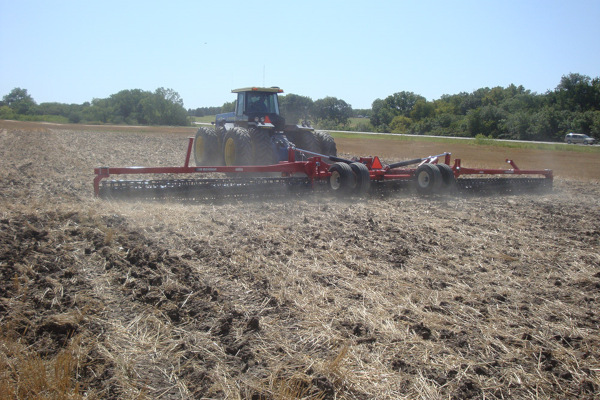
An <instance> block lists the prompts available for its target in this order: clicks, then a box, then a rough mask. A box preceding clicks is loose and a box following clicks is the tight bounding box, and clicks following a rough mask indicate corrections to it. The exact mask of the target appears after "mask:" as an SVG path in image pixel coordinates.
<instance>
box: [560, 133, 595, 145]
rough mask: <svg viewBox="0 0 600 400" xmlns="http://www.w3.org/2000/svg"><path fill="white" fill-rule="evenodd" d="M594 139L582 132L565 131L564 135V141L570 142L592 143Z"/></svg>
mask: <svg viewBox="0 0 600 400" xmlns="http://www.w3.org/2000/svg"><path fill="white" fill-rule="evenodd" d="M595 141H596V139H594V138H592V137H589V136H588V135H584V134H583V133H572V132H571V133H567V135H566V136H565V142H567V143H569V144H571V143H583V144H593V143H594V142H595Z"/></svg>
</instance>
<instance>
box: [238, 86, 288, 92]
mask: <svg viewBox="0 0 600 400" xmlns="http://www.w3.org/2000/svg"><path fill="white" fill-rule="evenodd" d="M240 92H270V93H283V89H280V88H278V87H277V86H271V87H268V88H267V87H256V86H254V87H246V88H241V89H233V90H232V91H231V93H240Z"/></svg>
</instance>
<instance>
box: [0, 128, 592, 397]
mask: <svg viewBox="0 0 600 400" xmlns="http://www.w3.org/2000/svg"><path fill="white" fill-rule="evenodd" d="M162 129H163V130H164V131H167V130H166V129H164V128H162ZM164 131H161V130H160V129H158V128H152V129H147V128H133V129H120V128H115V127H110V128H105V127H104V128H98V127H80V126H77V125H73V126H55V125H48V124H26V123H18V122H6V121H0V321H1V328H0V381H2V382H3V383H2V384H0V397H2V396H3V395H4V396H6V397H7V398H16V397H17V396H16V395H15V394H14V393H15V392H16V393H17V394H18V395H19V397H20V398H26V397H33V391H34V386H35V385H33V384H32V385H24V384H23V382H26V379H25V377H26V375H27V371H28V370H29V369H31V368H30V367H31V365H34V364H35V363H32V362H31V360H38V361H39V363H41V364H40V365H42V366H41V367H40V368H41V369H40V370H38V373H39V374H42V375H46V376H47V380H52V379H56V378H52V377H53V376H54V377H55V375H52V374H53V373H52V371H56V370H58V368H55V369H54V370H52V368H51V366H57V365H63V364H64V363H63V364H60V362H61V360H64V356H65V354H67V355H68V356H69V357H71V359H72V360H74V362H73V363H71V364H69V367H68V368H67V367H65V369H64V370H65V371H68V374H67V376H66V381H68V382H69V383H70V385H64V384H63V386H61V388H62V389H60V390H63V392H64V391H65V390H66V389H65V387H66V388H67V389H68V390H67V391H68V392H69V393H70V396H71V398H76V397H77V396H80V397H84V396H87V397H88V398H115V399H116V398H119V399H121V398H247V399H286V398H325V399H334V398H336V399H373V398H378V399H400V398H407V399H414V398H427V399H437V398H451V399H465V398H484V397H485V398H488V399H502V398H513V399H529V398H556V399H564V398H584V399H585V398H589V399H592V398H595V396H597V393H598V391H599V390H600V376H599V373H600V335H599V333H598V332H599V330H598V329H599V327H600V318H599V317H598V313H597V310H598V307H599V298H600V255H599V254H600V251H599V245H600V223H599V221H600V207H598V204H599V203H598V196H599V195H600V183H598V176H582V175H581V174H579V175H576V176H575V178H577V179H573V178H574V177H572V176H570V175H569V174H568V173H567V172H561V173H557V176H558V178H559V179H557V180H556V182H555V190H554V191H553V192H552V193H547V194H542V195H540V194H523V195H519V196H496V197H491V196H481V197H479V196H469V197H460V196H440V197H435V198H420V197H415V196H413V195H411V194H406V193H398V194H394V195H390V196H387V197H385V198H383V199H378V198H371V199H368V200H366V199H348V200H335V199H333V198H330V197H324V198H319V197H317V196H314V195H309V196H307V197H304V198H301V199H277V200H261V201H246V202H242V201H230V202H225V203H220V204H185V205H184V204H178V203H175V202H172V203H167V204H157V203H144V202H116V201H104V200H97V199H95V198H93V196H92V179H93V168H94V167H96V166H101V165H109V166H124V165H180V164H181V163H182V162H183V157H184V152H185V148H186V146H187V144H186V141H185V137H187V136H189V135H191V134H192V133H193V131H192V130H190V129H187V128H185V129H183V130H182V131H175V132H169V133H162V132H164ZM381 143H382V142H379V141H375V140H374V141H373V142H372V143H371V142H370V143H362V142H361V143H352V142H351V141H348V140H341V141H338V147H339V148H340V150H341V151H342V152H344V153H346V154H356V155H365V154H366V153H372V154H376V152H377V154H378V155H381V156H382V157H385V158H390V159H393V160H397V159H402V158H413V157H415V156H420V155H428V154H434V153H436V152H438V149H436V148H433V146H431V147H427V148H422V149H416V150H415V149H413V150H408V147H409V146H407V145H406V144H402V145H401V147H402V148H403V150H402V151H407V152H408V153H406V154H404V153H402V154H398V153H399V152H400V151H401V150H400V147H396V148H393V146H397V144H395V143H388V144H387V145H385V147H384V148H379V146H380V145H381ZM369 145H372V146H371V147H367V146H369ZM411 146H412V145H411ZM417 146H421V145H420V144H419V145H417ZM367 148H368V149H369V150H370V151H368V152H366V151H363V150H366V149H367ZM470 149H471V152H469V153H467V149H462V150H459V151H455V150H452V149H450V150H448V151H452V152H453V154H455V155H456V156H458V157H461V158H462V159H463V163H464V164H465V165H473V164H477V163H479V162H481V163H482V165H481V166H490V167H496V166H497V165H490V164H489V163H484V161H485V160H486V159H487V156H482V158H481V161H478V160H479V159H477V157H480V156H481V155H482V154H484V153H486V152H489V154H490V157H491V154H492V153H493V154H494V156H495V155H497V154H496V152H497V149H488V148H485V147H475V148H473V147H471V148H470ZM417 150H418V151H417ZM442 150H443V151H445V150H446V149H442ZM411 151H414V152H412V153H411ZM421 151H422V152H421ZM423 152H424V153H423ZM458 153H460V154H458ZM503 153H504V154H503V155H502V156H500V160H501V161H500V163H502V161H503V160H504V158H506V157H507V156H508V157H512V158H514V159H515V161H516V162H517V164H519V165H520V166H521V167H522V168H525V167H529V166H528V165H527V164H528V163H529V162H531V163H532V164H533V165H531V167H535V168H540V167H548V168H555V166H554V165H549V164H546V163H544V162H542V161H535V163H534V161H533V160H536V158H535V157H538V158H537V160H542V159H546V160H550V159H551V158H550V157H549V155H550V153H544V154H542V153H540V152H532V153H527V154H526V153H525V152H524V151H518V152H516V151H512V150H504V151H503ZM506 153H508V154H506ZM567 153H568V152H565V153H564V154H563V153H561V154H560V158H561V163H562V164H564V165H570V164H577V165H581V166H583V167H585V168H586V169H590V170H594V171H596V172H595V173H596V174H597V173H598V172H597V171H598V168H597V157H595V158H594V157H591V158H589V159H588V158H587V156H586V157H582V155H581V154H578V153H571V154H567ZM515 154H518V156H517V155H515ZM472 157H473V158H472ZM472 159H476V161H474V162H473V163H471V160H472ZM494 159H495V157H494ZM473 166H479V165H473ZM500 166H502V165H500ZM594 168H595V169H594ZM565 171H566V169H565ZM56 380H58V379H56ZM52 390H53V391H54V392H53V393H59V392H60V390H59V389H57V388H56V387H55V388H53V389H47V391H50V392H52ZM67 397H68V396H66V395H65V398H67Z"/></svg>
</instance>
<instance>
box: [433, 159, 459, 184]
mask: <svg viewBox="0 0 600 400" xmlns="http://www.w3.org/2000/svg"><path fill="white" fill-rule="evenodd" d="M437 167H438V169H439V170H440V174H442V186H443V187H444V189H451V188H453V187H454V185H455V184H456V178H455V177H454V171H453V170H452V167H450V166H449V165H448V164H438V165H437Z"/></svg>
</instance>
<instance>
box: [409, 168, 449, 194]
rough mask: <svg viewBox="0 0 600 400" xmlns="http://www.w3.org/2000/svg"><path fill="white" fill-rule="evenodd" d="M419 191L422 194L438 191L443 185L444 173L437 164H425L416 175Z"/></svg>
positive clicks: (418, 169) (415, 179)
mask: <svg viewBox="0 0 600 400" xmlns="http://www.w3.org/2000/svg"><path fill="white" fill-rule="evenodd" d="M414 181H415V185H416V187H417V191H418V192H419V193H421V194H432V193H436V192H437V191H438V190H439V188H440V187H441V185H442V174H441V172H440V169H439V168H438V167H437V165H434V164H423V165H421V166H420V167H419V168H417V171H416V172H415V176H414Z"/></svg>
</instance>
